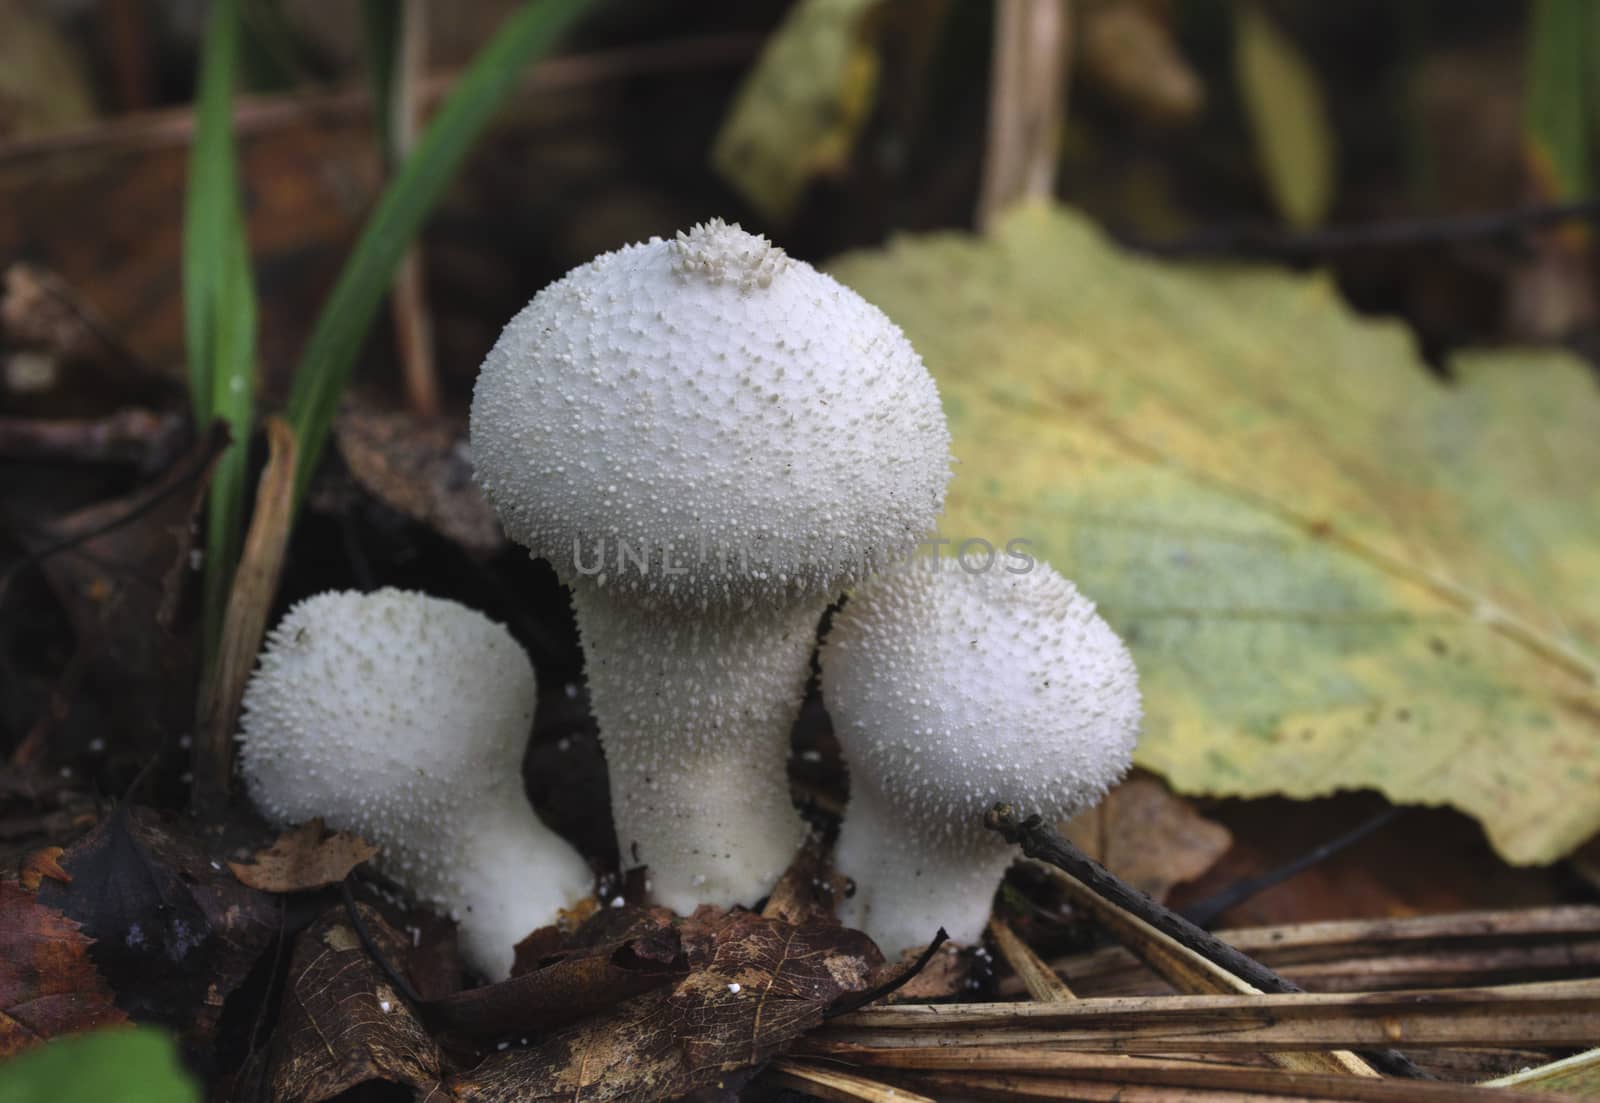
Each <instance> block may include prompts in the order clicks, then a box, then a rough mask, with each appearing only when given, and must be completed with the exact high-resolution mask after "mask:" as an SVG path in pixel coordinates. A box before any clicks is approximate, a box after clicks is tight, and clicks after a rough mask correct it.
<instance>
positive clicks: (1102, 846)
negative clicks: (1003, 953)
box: [1064, 774, 1233, 901]
mask: <svg viewBox="0 0 1600 1103" xmlns="http://www.w3.org/2000/svg"><path fill="white" fill-rule="evenodd" d="M1064 834H1065V835H1066V836H1067V838H1068V839H1070V840H1072V843H1073V844H1074V845H1075V846H1077V848H1078V849H1079V850H1081V851H1083V852H1084V853H1085V854H1087V855H1088V856H1089V857H1091V858H1093V859H1094V860H1095V861H1097V862H1099V863H1100V864H1101V865H1103V866H1105V867H1106V868H1107V869H1108V870H1110V871H1111V872H1112V873H1114V874H1116V875H1117V876H1118V877H1120V878H1121V879H1122V880H1124V881H1126V882H1128V884H1130V885H1132V886H1133V887H1134V888H1136V889H1138V890H1139V891H1140V892H1142V893H1145V894H1146V895H1147V896H1149V897H1150V898H1151V899H1152V900H1156V901H1164V900H1165V899H1166V898H1167V893H1168V892H1169V891H1171V889H1172V886H1174V885H1177V884H1180V883H1182V882H1184V881H1189V880H1193V879H1194V878H1196V877H1198V876H1200V875H1201V874H1202V873H1204V872H1205V871H1206V870H1208V869H1210V868H1211V866H1212V865H1213V864H1214V863H1215V862H1216V861H1217V859H1219V858H1221V857H1222V856H1223V855H1224V854H1226V853H1227V851H1228V847H1229V846H1231V845H1232V844H1233V835H1232V834H1231V833H1230V832H1229V831H1228V829H1227V828H1226V827H1223V826H1222V825H1221V824H1219V823H1215V822H1213V821H1211V820H1208V819H1206V818H1205V817H1204V816H1202V815H1200V814H1199V813H1198V812H1196V811H1195V810H1194V808H1193V806H1192V805H1191V804H1190V803H1189V802H1188V801H1186V800H1184V799H1183V798H1182V797H1177V796H1173V795H1172V793H1171V792H1169V791H1168V789H1167V787H1166V785H1164V784H1163V783H1162V782H1161V781H1160V780H1158V779H1156V778H1153V777H1150V776H1149V775H1146V774H1135V775H1134V776H1133V777H1131V778H1129V779H1128V780H1127V781H1125V782H1123V783H1122V784H1121V785H1119V786H1117V787H1116V788H1115V789H1113V790H1112V791H1111V792H1110V793H1109V794H1107V796H1106V799H1105V800H1103V801H1101V802H1100V803H1099V804H1098V805H1096V806H1095V807H1094V808H1091V809H1089V810H1088V811H1087V812H1085V813H1083V814H1082V815H1080V816H1078V817H1077V818H1076V819H1074V820H1072V822H1070V823H1069V824H1067V826H1066V829H1065V831H1064Z"/></svg>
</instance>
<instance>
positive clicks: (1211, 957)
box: [984, 803, 1427, 1079]
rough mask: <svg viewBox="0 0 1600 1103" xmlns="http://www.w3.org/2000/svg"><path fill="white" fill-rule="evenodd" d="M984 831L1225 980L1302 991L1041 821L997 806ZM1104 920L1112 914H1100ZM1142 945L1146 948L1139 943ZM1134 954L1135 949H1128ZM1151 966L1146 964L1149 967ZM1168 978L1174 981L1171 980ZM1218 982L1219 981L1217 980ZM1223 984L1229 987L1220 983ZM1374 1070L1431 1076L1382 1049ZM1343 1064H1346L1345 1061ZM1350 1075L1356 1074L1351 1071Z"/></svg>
mask: <svg viewBox="0 0 1600 1103" xmlns="http://www.w3.org/2000/svg"><path fill="white" fill-rule="evenodd" d="M984 826H986V827H988V828H989V829H990V830H991V831H995V832H998V833H999V834H1000V835H1001V836H1002V837H1004V838H1005V840H1006V841H1007V842H1010V843H1014V844H1017V845H1020V846H1021V847H1022V852H1023V853H1024V854H1026V855H1028V857H1030V858H1036V859H1038V860H1040V861H1043V862H1047V863H1049V864H1050V865H1053V866H1055V867H1057V868H1058V869H1061V870H1064V871H1065V872H1066V873H1068V874H1069V875H1070V876H1071V877H1073V878H1074V879H1076V880H1077V881H1078V882H1080V883H1081V885H1082V886H1083V888H1084V896H1085V897H1089V896H1092V897H1093V898H1096V899H1099V900H1103V901H1105V902H1106V903H1107V904H1109V905H1111V907H1112V908H1114V909H1116V911H1118V912H1121V913H1124V914H1126V915H1127V916H1129V917H1131V918H1132V919H1134V920H1137V921H1138V922H1139V923H1142V924H1144V925H1147V926H1148V927H1149V928H1151V929H1152V930H1154V931H1158V932H1160V933H1161V934H1163V935H1165V936H1166V937H1167V938H1168V939H1170V940H1172V943H1173V944H1175V945H1176V946H1178V947H1181V948H1183V949H1186V950H1188V951H1192V952H1193V957H1194V958H1196V959H1203V961H1205V962H1208V963H1210V964H1211V965H1214V966H1216V967H1217V968H1218V969H1219V970H1220V971H1221V972H1222V974H1224V975H1231V976H1232V977H1233V978H1237V979H1238V980H1240V981H1243V982H1244V983H1245V984H1246V985H1248V986H1249V987H1250V988H1252V989H1254V990H1255V991H1258V992H1266V993H1287V992H1298V991H1300V988H1299V986H1298V985H1296V984H1293V983H1291V982H1290V981H1288V980H1285V979H1284V978H1283V977H1281V976H1279V975H1278V974H1277V973H1275V972H1273V971H1272V970H1271V969H1268V968H1267V967H1266V966H1265V965H1262V964H1261V963H1260V962H1258V961H1256V960H1255V959H1253V958H1251V957H1248V956H1246V955H1245V954H1242V953H1240V952H1239V951H1238V950H1236V949H1234V948H1233V947H1232V946H1229V945H1228V944H1227V943H1226V942H1223V941H1222V940H1221V939H1219V938H1217V937H1215V936H1214V935H1211V934H1209V933H1207V932H1206V931H1203V930H1201V929H1200V928H1199V927H1196V926H1195V925H1194V924H1193V923H1190V922H1189V921H1188V920H1187V919H1184V918H1183V917H1182V916H1181V915H1178V914H1177V913H1176V912H1173V911H1170V910H1169V909H1167V908H1164V907H1162V906H1161V905H1160V904H1158V903H1156V902H1155V901H1154V900H1152V899H1150V898H1149V897H1148V896H1146V895H1145V894H1144V893H1142V892H1139V891H1138V890H1137V889H1134V888H1132V887H1131V886H1129V885H1127V884H1125V883H1124V882H1123V881H1121V880H1119V879H1118V878H1116V877H1114V876H1112V875H1111V874H1110V873H1109V872H1107V871H1106V870H1105V869H1104V868H1103V867H1102V866H1101V865H1100V864H1099V863H1098V862H1096V861H1094V860H1093V859H1091V858H1090V857H1088V856H1087V855H1086V854H1084V853H1083V852H1082V851H1080V850H1079V849H1078V848H1077V847H1075V846H1073V845H1072V844H1071V843H1069V842H1068V841H1067V840H1065V839H1063V838H1062V837H1061V836H1060V835H1058V834H1057V833H1056V832H1055V830H1054V829H1053V828H1051V827H1050V825H1049V824H1047V823H1045V822H1044V820H1043V819H1041V818H1040V817H1039V816H1030V817H1028V818H1027V819H1026V820H1022V819H1020V818H1019V817H1018V816H1017V813H1016V810H1015V809H1014V808H1012V807H1011V806H1010V805H1009V804H1003V803H1002V804H997V805H995V806H994V807H993V808H992V809H990V810H989V812H988V814H987V815H986V816H985V817H984ZM1098 914H1099V915H1100V917H1101V918H1102V920H1104V919H1105V918H1106V917H1107V916H1108V915H1111V914H1112V913H1111V912H1110V911H1108V910H1107V909H1100V910H1099V913H1098ZM1140 944H1141V945H1148V943H1147V942H1141V943H1140ZM1129 948H1130V949H1133V947H1132V946H1130V947H1129ZM1167 960H1168V963H1169V966H1170V967H1171V968H1173V969H1174V970H1175V972H1174V975H1180V974H1181V973H1182V972H1183V971H1184V970H1185V969H1187V968H1189V967H1191V966H1192V965H1193V960H1191V959H1188V958H1186V956H1185V955H1181V954H1179V955H1176V956H1173V957H1170V958H1168V959H1167ZM1147 963H1148V962H1147ZM1169 979H1170V978H1169ZM1219 982H1220V981H1219ZM1220 983H1225V982H1220ZM1361 1056H1362V1057H1363V1058H1364V1059H1365V1060H1366V1061H1367V1062H1369V1063H1370V1064H1371V1065H1372V1066H1373V1067H1374V1068H1376V1069H1378V1070H1380V1071H1382V1072H1385V1073H1388V1074H1389V1075H1391V1076H1406V1077H1412V1078H1417V1079H1422V1078H1425V1077H1426V1076H1427V1074H1426V1073H1425V1072H1423V1071H1422V1070H1421V1069H1420V1068H1418V1067H1417V1066H1416V1065H1415V1064H1414V1063H1413V1062H1412V1061H1410V1060H1409V1059H1408V1058H1406V1057H1405V1056H1404V1055H1402V1054H1399V1053H1395V1052H1393V1051H1392V1050H1378V1051H1375V1052H1372V1053H1363V1054H1362V1055H1361ZM1341 1063H1345V1062H1343V1061H1342V1060H1341ZM1346 1071H1356V1069H1355V1068H1354V1067H1353V1066H1351V1067H1348V1068H1347V1069H1346Z"/></svg>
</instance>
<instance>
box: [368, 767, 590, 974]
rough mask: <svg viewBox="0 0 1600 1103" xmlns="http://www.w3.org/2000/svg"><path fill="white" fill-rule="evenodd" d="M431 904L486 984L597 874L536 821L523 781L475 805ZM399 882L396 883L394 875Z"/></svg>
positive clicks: (440, 872)
mask: <svg viewBox="0 0 1600 1103" xmlns="http://www.w3.org/2000/svg"><path fill="white" fill-rule="evenodd" d="M472 812H473V816H472V820H471V822H470V823H467V824H463V829H464V830H463V831H462V834H461V835H460V836H459V843H458V848H457V850H456V851H455V853H454V854H453V855H452V856H451V859H450V861H449V864H448V865H447V867H446V868H444V869H442V870H438V871H437V875H438V876H439V877H440V878H441V880H442V882H443V883H440V884H437V885H436V887H437V889H438V890H439V891H437V892H436V893H435V894H434V900H433V902H434V903H435V904H437V905H439V906H440V907H441V908H443V909H446V910H448V911H449V913H450V915H451V918H453V919H454V920H455V921H456V926H457V937H458V939H459V942H460V945H461V956H462V957H463V958H464V959H465V960H466V962H467V964H468V965H470V966H471V967H472V968H473V969H475V970H476V971H477V972H479V973H482V974H483V975H484V976H485V977H487V978H489V980H491V981H500V980H505V979H506V978H507V977H509V976H510V975H511V966H512V963H513V962H514V960H515V958H516V952H515V951H516V945H517V943H519V942H521V941H522V940H523V939H525V938H527V937H528V936H529V935H530V934H532V933H533V932H534V931H536V930H538V929H539V928H540V927H547V926H549V925H550V924H552V923H554V922H555V921H556V920H557V919H558V918H559V917H560V913H561V911H562V910H563V909H572V908H574V907H576V906H577V905H578V904H579V903H580V902H581V901H582V900H583V899H584V897H586V896H588V895H589V894H590V893H591V892H592V891H593V887H594V873H593V871H592V870H590V868H589V863H588V862H586V861H584V860H583V857H582V855H580V854H579V853H578V852H577V850H575V849H574V848H573V846H572V844H571V843H568V842H567V841H566V840H565V839H563V838H561V837H560V836H559V835H557V834H556V833H555V832H553V831H551V830H550V829H549V828H548V827H546V826H545V825H544V824H543V823H541V822H540V821H539V818H538V816H537V815H536V814H535V813H534V811H533V808H532V807H531V806H530V805H529V804H528V802H527V798H526V797H524V796H523V794H522V779H521V777H520V776H518V777H517V778H516V788H515V791H514V792H512V793H509V794H507V795H506V796H505V797H503V798H496V797H491V805H490V807H488V808H484V807H482V806H481V805H473V806H472ZM396 879H397V880H398V879H399V878H396Z"/></svg>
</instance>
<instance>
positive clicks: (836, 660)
mask: <svg viewBox="0 0 1600 1103" xmlns="http://www.w3.org/2000/svg"><path fill="white" fill-rule="evenodd" d="M822 694H823V700H824V701H825V702H826V704H827V707H828V712H829V715H830V716H831V717H832V718H833V722H834V728H835V731H836V732H837V734H838V737H839V741H840V744H841V746H842V747H843V749H844V752H845V757H846V760H847V762H848V764H849V767H850V777H851V800H852V803H854V802H855V800H856V799H857V797H858V795H860V794H861V793H862V792H863V790H869V791H870V793H871V794H873V795H875V796H881V799H882V800H883V801H884V802H886V804H887V805H888V806H889V809H890V810H892V811H893V812H894V813H895V814H896V815H898V816H900V817H903V818H904V820H905V821H906V823H908V824H912V825H915V829H916V830H917V831H918V832H919V833H920V834H921V835H923V836H924V837H928V838H933V839H938V838H941V837H944V838H949V839H951V840H957V839H962V838H976V837H978V836H982V835H983V834H984V831H983V828H982V826H981V820H982V816H983V813H984V811H985V810H987V809H988V808H989V807H990V806H991V805H992V804H993V803H994V802H995V801H997V800H1008V801H1011V802H1013V803H1014V804H1016V805H1017V807H1018V808H1019V809H1022V810H1025V811H1028V812H1038V813H1040V814H1042V815H1045V816H1049V817H1056V818H1063V817H1066V816H1070V815H1073V814H1075V813H1076V812H1078V811H1080V810H1082V809H1083V808H1086V807H1088V806H1090V805H1092V804H1093V803H1095V802H1096V801H1097V800H1099V799H1100V797H1101V796H1103V795H1104V794H1105V792H1106V790H1107V789H1108V788H1109V787H1110V786H1111V785H1113V784H1114V783H1115V782H1116V781H1117V780H1118V779H1119V778H1120V777H1121V776H1122V775H1123V774H1124V773H1125V772H1126V771H1127V769H1128V765H1129V763H1130V761H1131V759H1132V755H1133V746H1134V742H1135V739H1136V738H1137V734H1138V729H1139V721H1140V701H1139V686H1138V673H1137V671H1136V670H1135V669H1134V665H1133V659H1132V658H1131V657H1130V656H1129V654H1128V649H1127V648H1126V647H1125V646H1124V645H1123V643H1122V641H1121V640H1120V639H1118V638H1117V635H1116V633H1114V632H1113V631H1112V630H1111V628H1110V627H1109V626H1108V625H1107V624H1106V622H1105V621H1103V620H1102V619H1100V617H1099V616H1098V615H1096V613H1095V607H1094V603H1093V602H1091V601H1090V600H1089V599H1088V598H1086V597H1084V596H1083V595H1082V594H1080V593H1079V592H1078V591H1077V589H1076V588H1075V587H1074V586H1073V585H1072V583H1071V582H1068V581H1067V580H1066V579H1064V578H1062V577H1061V575H1059V574H1058V573H1056V571H1055V570H1054V569H1053V568H1051V567H1050V566H1049V565H1048V564H1046V563H1043V562H1039V561H1035V562H1034V563H1033V565H1032V567H1031V569H1029V570H1028V571H1026V572H1023V573H1012V572H1011V571H1009V570H1006V569H1003V568H999V567H996V568H993V569H990V570H986V571H981V572H971V571H968V570H967V569H965V568H963V567H962V566H960V565H959V562H958V561H957V560H955V559H944V558H922V559H916V560H911V561H909V562H907V563H905V564H904V565H902V566H899V567H896V568H894V569H891V570H888V571H885V572H883V573H881V574H879V575H877V576H875V577H873V578H872V579H870V580H869V581H867V582H866V583H865V584H863V585H862V586H861V587H860V588H858V589H857V590H856V591H855V592H853V593H852V594H851V596H850V599H849V601H848V602H846V603H845V605H844V607H843V608H842V609H841V610H840V611H839V613H838V614H837V615H836V616H835V618H834V622H833V626H832V628H831V630H830V631H829V634H828V639H827V642H826V643H825V644H824V646H823V649H822ZM848 815H849V813H848V812H847V813H846V816H847V819H848Z"/></svg>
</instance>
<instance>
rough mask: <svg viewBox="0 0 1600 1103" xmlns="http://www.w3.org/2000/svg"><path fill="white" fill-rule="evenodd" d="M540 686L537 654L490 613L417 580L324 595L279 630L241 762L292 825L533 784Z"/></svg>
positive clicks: (261, 674)
mask: <svg viewBox="0 0 1600 1103" xmlns="http://www.w3.org/2000/svg"><path fill="white" fill-rule="evenodd" d="M537 694H538V690H537V685H536V683H535V681H534V673H533V664H532V663H530V662H529V661H528V656H527V653H526V652H524V651H523V649H522V647H521V645H519V644H518V643H517V641H516V640H514V639H512V638H511V634H510V633H509V632H507V631H506V629H505V627H504V626H503V625H500V624H496V623H495V622H494V621H492V620H490V619H489V618H488V617H486V616H484V615H483V614H482V613H479V612H476V611H475V610H472V609H469V608H467V607H466V606H464V605H460V604H458V603H456V602H454V601H447V600H444V599H443V598H436V597H430V596H428V595H427V594H421V593H415V592H412V591H407V590H395V589H383V590H379V591H377V592H376V593H370V594H362V593H356V592H354V591H340V592H329V593H321V594H317V595H316V596H314V597H309V598H307V599H306V600H304V601H302V602H300V603H298V604H297V605H295V606H294V607H293V608H291V609H290V610H289V611H288V612H287V613H286V614H284V617H283V619H282V620H281V621H280V622H279V623H278V625H277V627H276V628H274V629H273V630H272V632H271V633H270V634H269V635H268V637H267V640H266V644H265V646H264V647H263V649H262V653H261V658H260V662H259V665H258V667H257V669H256V671H255V673H254V674H253V675H252V676H251V679H250V684H249V686H248V687H247V688H246V690H245V694H244V711H243V715H242V717H241V720H240V726H241V728H242V729H243V732H244V734H243V736H242V747H241V753H240V762H241V766H242V769H243V772H244V776H245V781H246V783H247V784H248V787H249V789H250V795H251V797H252V798H253V799H254V800H255V802H256V804H257V805H258V806H259V807H260V808H261V809H262V811H264V812H266V813H267V814H268V815H269V816H271V817H272V818H273V819H275V820H278V821H280V822H284V823H298V822H301V821H303V820H308V819H310V818H312V817H313V816H321V817H322V818H323V819H324V820H329V809H330V808H344V807H347V806H349V807H358V808H360V809H361V810H362V812H361V814H362V816H363V818H364V819H368V820H371V821H373V822H374V823H376V822H377V821H380V820H383V819H385V818H387V817H410V816H415V815H416V814H417V813H416V807H415V806H416V805H420V804H426V803H427V802H433V801H441V800H442V801H465V802H470V801H471V800H473V799H474V797H473V793H474V792H476V791H478V790H480V789H481V788H482V787H484V786H486V785H487V786H491V787H502V786H511V787H515V789H516V791H517V792H519V793H520V792H521V791H522V788H521V787H522V755H523V750H524V748H526V746H527V742H528V733H529V731H530V729H531V728H532V725H533V710H534V704H535V702H536V700H537ZM329 822H330V823H331V820H330V821H329Z"/></svg>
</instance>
